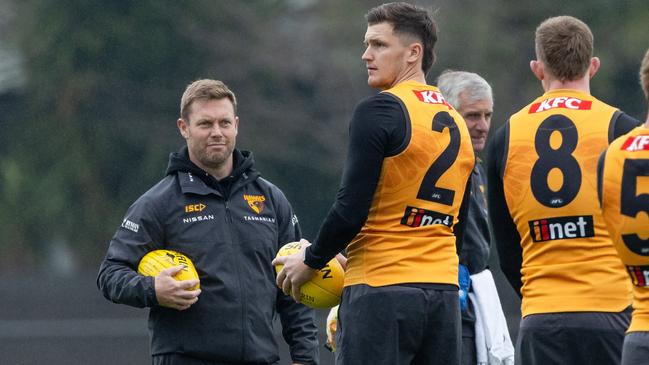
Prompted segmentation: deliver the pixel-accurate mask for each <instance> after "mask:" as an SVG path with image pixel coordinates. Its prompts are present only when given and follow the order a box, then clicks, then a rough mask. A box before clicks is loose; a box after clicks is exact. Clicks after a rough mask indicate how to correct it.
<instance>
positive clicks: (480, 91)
mask: <svg viewBox="0 0 649 365" xmlns="http://www.w3.org/2000/svg"><path fill="white" fill-rule="evenodd" d="M437 87H438V88H439V90H440V91H441V92H442V95H444V99H445V100H446V101H447V102H448V103H449V104H451V105H452V106H453V107H454V108H455V109H458V108H459V107H460V94H464V95H465V97H467V98H468V99H469V100H470V101H471V102H476V101H480V100H489V101H491V103H492V104H493V93H492V91H491V86H490V85H489V83H488V82H487V81H486V80H485V79H483V78H482V77H480V75H478V74H476V73H473V72H467V71H453V70H445V71H444V72H442V74H441V75H439V77H438V78H437Z"/></svg>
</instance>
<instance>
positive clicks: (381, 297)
mask: <svg viewBox="0 0 649 365" xmlns="http://www.w3.org/2000/svg"><path fill="white" fill-rule="evenodd" d="M336 341H337V349H336V365H359V364H372V365H381V364H385V365H399V364H413V365H417V364H422V365H423V364H427V365H435V364H440V365H441V364H444V365H447V364H459V361H460V357H459V356H460V346H461V340H460V304H459V298H458V293H457V290H443V289H433V288H426V287H414V286H409V285H390V286H382V287H371V286H368V285H353V286H350V287H346V288H345V290H344V291H343V296H342V302H341V304H340V308H339V312H338V332H337V338H336Z"/></svg>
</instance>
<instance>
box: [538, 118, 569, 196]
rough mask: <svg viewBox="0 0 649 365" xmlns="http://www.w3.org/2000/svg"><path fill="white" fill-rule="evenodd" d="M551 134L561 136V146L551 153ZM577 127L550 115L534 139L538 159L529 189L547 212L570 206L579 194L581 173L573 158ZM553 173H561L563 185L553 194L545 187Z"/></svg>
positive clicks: (563, 119) (547, 186)
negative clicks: (555, 170) (556, 170)
mask: <svg viewBox="0 0 649 365" xmlns="http://www.w3.org/2000/svg"><path fill="white" fill-rule="evenodd" d="M554 132H557V133H559V134H561V145H560V146H559V147H558V148H556V149H554V148H552V146H551V145H550V137H551V136H552V134H553V133H554ZM577 141H578V135H577V127H576V126H575V123H573V122H572V120H570V119H568V118H567V117H565V116H563V115H558V114H555V115H552V116H550V117H548V118H547V119H545V120H544V121H543V122H542V123H541V125H540V126H539V129H537V131H536V136H535V137H534V147H535V149H536V153H537V155H538V156H539V159H538V160H536V162H535V163H534V166H533V167H532V175H531V176H530V180H531V181H530V185H531V187H532V193H533V194H534V198H536V200H537V201H538V202H539V203H541V204H543V205H545V206H546V207H550V208H559V207H563V206H564V205H567V204H570V202H571V201H572V200H573V199H574V198H575V197H576V196H577V193H579V187H580V186H581V169H580V168H579V163H578V162H577V159H575V157H574V156H573V155H572V153H573V152H574V151H575V148H577ZM553 169H559V171H561V174H562V177H563V182H562V183H561V187H559V190H557V191H554V190H552V189H551V188H550V184H549V183H548V175H549V174H550V171H552V170H553Z"/></svg>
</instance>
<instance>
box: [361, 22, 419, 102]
mask: <svg viewBox="0 0 649 365" xmlns="http://www.w3.org/2000/svg"><path fill="white" fill-rule="evenodd" d="M392 30H393V27H392V24H390V23H378V24H374V25H368V26H367V32H365V41H364V43H365V46H366V49H365V52H364V53H363V55H362V56H361V59H362V60H363V61H365V65H366V67H367V84H368V85H369V86H371V87H374V88H377V89H381V90H386V89H389V88H391V87H393V86H394V85H396V84H397V83H398V82H400V81H401V80H402V79H403V78H404V76H406V74H407V73H408V66H409V63H410V62H411V61H410V59H411V58H412V44H408V42H407V40H408V37H407V36H402V37H398V36H396V35H395V34H394V32H393V31H392Z"/></svg>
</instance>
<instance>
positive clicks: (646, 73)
mask: <svg viewBox="0 0 649 365" xmlns="http://www.w3.org/2000/svg"><path fill="white" fill-rule="evenodd" d="M640 85H641V86H642V91H644V96H645V99H647V102H649V49H648V50H647V52H646V53H645V54H644V58H643V59H642V64H640Z"/></svg>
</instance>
